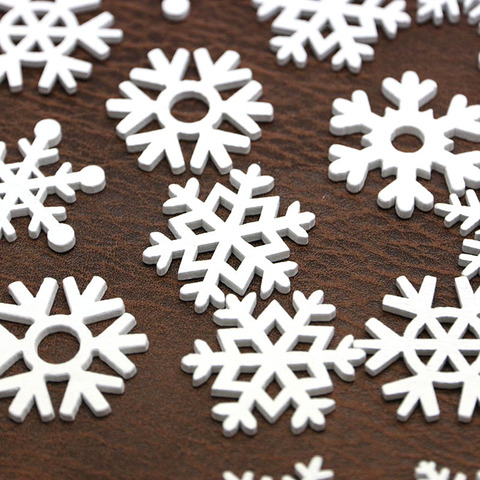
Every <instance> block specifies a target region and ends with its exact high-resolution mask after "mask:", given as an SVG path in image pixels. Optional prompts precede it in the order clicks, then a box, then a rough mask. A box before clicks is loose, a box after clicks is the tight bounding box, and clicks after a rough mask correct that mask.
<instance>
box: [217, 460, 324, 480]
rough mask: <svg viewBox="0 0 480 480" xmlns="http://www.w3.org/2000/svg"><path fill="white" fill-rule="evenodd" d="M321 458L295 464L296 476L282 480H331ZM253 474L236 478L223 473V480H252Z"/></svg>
mask: <svg viewBox="0 0 480 480" xmlns="http://www.w3.org/2000/svg"><path fill="white" fill-rule="evenodd" d="M322 465H323V458H322V457H321V456H319V455H317V456H316V457H313V458H312V459H311V460H310V463H309V464H308V465H305V464H303V463H301V462H298V463H296V464H295V473H296V476H295V477H292V476H291V475H284V476H283V477H282V480H330V479H333V471H332V470H323V469H322ZM254 479H255V474H254V472H251V471H248V472H245V473H244V474H243V475H242V476H241V477H237V476H236V475H235V474H233V473H232V472H224V474H223V480H254ZM260 480H273V477H270V476H267V475H263V476H262V477H261V478H260Z"/></svg>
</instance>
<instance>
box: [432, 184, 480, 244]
mask: <svg viewBox="0 0 480 480" xmlns="http://www.w3.org/2000/svg"><path fill="white" fill-rule="evenodd" d="M465 200H466V205H462V204H461V202H460V199H459V198H458V195H456V194H455V193H452V194H451V195H450V203H437V204H436V205H435V213H436V214H437V215H439V216H441V217H444V218H445V226H446V227H447V228H450V227H452V226H453V225H455V224H456V223H457V222H462V224H461V225H460V234H461V235H462V236H463V237H465V236H467V235H468V234H469V233H470V232H472V231H473V230H474V229H475V228H477V227H478V226H480V201H479V199H478V197H477V194H476V193H475V191H474V190H467V191H466V193H465Z"/></svg>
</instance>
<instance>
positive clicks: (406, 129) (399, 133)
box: [391, 126, 424, 152]
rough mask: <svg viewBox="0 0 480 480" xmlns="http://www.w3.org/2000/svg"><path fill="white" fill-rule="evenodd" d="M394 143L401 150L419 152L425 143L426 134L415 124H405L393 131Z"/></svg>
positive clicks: (392, 139) (392, 140)
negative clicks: (414, 125)
mask: <svg viewBox="0 0 480 480" xmlns="http://www.w3.org/2000/svg"><path fill="white" fill-rule="evenodd" d="M391 142H392V145H393V146H394V147H395V148H396V149H397V150H400V151H401V152H418V150H420V149H421V148H422V147H423V144H424V134H423V133H422V131H421V130H420V129H418V128H417V127H413V126H403V127H400V128H398V129H397V130H395V131H394V132H393V133H392V138H391Z"/></svg>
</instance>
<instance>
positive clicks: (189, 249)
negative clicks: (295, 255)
mask: <svg viewBox="0 0 480 480" xmlns="http://www.w3.org/2000/svg"><path fill="white" fill-rule="evenodd" d="M230 183H231V184H232V186H233V187H234V188H235V189H237V190H238V192H237V193H235V192H233V191H232V190H229V189H228V188H226V187H224V186H223V185H221V184H219V183H217V184H216V185H215V186H214V187H213V189H212V191H211V192H210V194H209V195H208V198H207V199H206V200H205V201H202V200H200V199H199V198H198V195H199V193H200V185H199V182H198V180H197V179H195V178H191V179H190V180H189V181H188V182H187V184H186V186H185V187H181V186H180V185H170V187H169V196H170V200H167V201H166V202H165V203H164V204H163V212H164V213H166V214H167V215H176V216H175V217H173V218H172V219H170V221H169V223H168V224H169V228H170V231H171V232H172V233H173V235H174V236H175V239H174V240H171V239H170V238H168V237H166V236H165V235H164V234H162V233H159V232H154V233H152V234H151V235H150V242H151V244H152V246H151V247H149V248H147V249H146V250H145V252H144V253H143V261H144V262H145V263H147V264H156V266H157V273H158V275H160V276H163V275H165V274H166V273H167V271H168V269H169V268H170V265H171V263H172V260H173V259H176V258H180V257H181V258H182V261H181V263H180V267H179V269H178V278H179V280H194V279H198V278H201V279H202V280H200V281H198V282H194V283H189V284H186V285H184V286H183V287H182V288H181V289H180V298H181V299H182V300H185V301H195V311H196V312H197V313H202V312H204V311H205V310H206V309H207V307H208V305H209V304H210V303H211V304H213V305H214V306H215V307H217V308H223V307H224V306H225V294H224V293H223V291H222V290H221V289H220V288H219V286H218V285H219V283H220V282H221V283H223V284H224V285H226V286H227V287H229V288H231V289H232V290H233V291H234V292H235V293H237V294H240V295H244V294H245V292H246V290H247V288H248V286H249V285H250V283H251V282H252V279H253V277H254V275H255V274H257V275H259V276H261V277H262V283H261V287H260V291H261V293H260V295H261V297H262V298H263V299H265V298H268V297H269V296H270V295H271V294H272V292H273V290H274V289H276V290H278V291H279V292H282V293H288V292H289V291H290V277H292V276H294V275H295V274H296V273H297V270H298V265H297V264H296V263H295V262H292V261H283V260H285V259H287V258H288V257H289V256H290V249H289V248H288V246H287V245H286V244H285V242H284V241H283V239H282V237H286V236H288V237H289V238H290V240H292V241H294V242H295V243H297V244H300V245H306V244H307V243H308V234H307V231H308V230H310V229H311V228H312V227H313V226H314V224H315V216H314V214H313V213H310V212H300V203H299V202H293V203H292V204H291V205H290V206H289V207H288V209H287V212H286V214H285V215H284V216H281V217H279V216H278V209H279V205H280V198H279V197H272V196H270V197H260V198H256V197H259V195H262V194H266V193H268V192H270V191H271V190H272V189H273V186H274V180H273V178H272V177H270V176H266V175H261V170H260V167H259V166H258V165H251V166H250V167H249V169H248V171H247V173H243V172H241V171H240V170H232V171H231V172H230ZM220 207H224V208H226V209H227V210H228V211H229V214H228V218H227V219H226V220H223V219H222V218H221V217H220V216H219V215H218V213H217V210H218V209H219V208H220ZM248 217H250V218H248ZM250 219H251V220H252V221H248V220H250ZM208 253H211V256H210V258H202V254H208ZM233 258H236V259H237V260H238V261H239V262H240V265H239V266H238V268H234V267H233V266H231V265H230V264H229V260H231V259H233Z"/></svg>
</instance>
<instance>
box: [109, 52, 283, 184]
mask: <svg viewBox="0 0 480 480" xmlns="http://www.w3.org/2000/svg"><path fill="white" fill-rule="evenodd" d="M193 58H194V61H195V66H196V69H197V72H198V74H199V77H200V79H199V80H189V79H185V74H186V71H187V68H188V66H189V63H190V53H189V52H188V50H185V49H184V48H180V49H178V50H177V51H176V52H175V54H174V56H173V58H172V60H171V61H169V59H168V58H167V57H166V56H165V53H164V52H163V51H162V50H161V49H159V48H157V49H155V50H152V51H150V52H149V54H148V59H149V61H150V64H151V67H152V68H134V69H133V70H132V71H131V72H130V81H125V82H122V83H121V84H120V85H119V90H120V93H121V94H122V96H123V97H124V98H115V99H110V100H108V101H107V103H106V108H107V112H108V115H109V116H110V117H111V118H116V119H121V120H120V122H119V124H118V125H117V128H116V131H117V134H118V136H119V137H120V138H122V139H124V140H125V142H126V144H127V150H128V151H129V152H142V153H141V155H140V157H139V158H138V165H139V167H140V168H141V169H142V170H145V171H148V172H150V171H152V170H153V169H154V168H155V167H156V166H157V165H158V164H159V163H160V162H161V161H162V160H163V158H166V161H167V162H168V163H169V165H170V168H171V170H172V173H174V174H175V175H179V174H181V173H183V172H184V171H185V169H186V164H185V158H184V155H183V151H182V147H181V145H180V141H181V140H185V141H191V142H195V148H194V151H193V154H192V157H191V159H190V170H191V171H192V172H193V173H195V174H197V175H200V174H201V173H202V172H203V170H204V169H205V166H206V164H207V162H208V160H209V159H211V160H212V162H213V163H214V165H215V166H216V167H217V169H218V171H219V172H220V173H221V174H226V173H228V172H229V171H230V170H231V169H232V166H233V164H232V159H231V157H230V153H237V154H242V155H246V154H248V153H249V152H250V148H251V141H252V140H258V139H259V138H260V137H261V135H262V130H261V128H260V126H259V125H258V123H257V122H271V121H272V120H273V107H272V105H271V104H269V103H265V102H259V101H257V100H258V99H259V98H260V97H261V96H262V93H263V89H262V85H261V84H260V83H258V82H256V81H254V80H252V71H251V70H250V69H249V68H237V67H238V66H239V64H240V55H239V54H238V53H237V52H234V51H232V50H228V51H226V52H225V53H224V54H223V55H222V56H221V57H220V58H219V59H218V60H217V61H215V62H214V61H213V60H212V58H211V57H210V54H209V52H208V50H207V49H205V48H199V49H197V50H195V51H194V52H193ZM142 88H143V89H145V90H147V91H151V92H153V93H155V94H156V95H157V96H156V98H152V97H151V96H149V95H148V94H147V93H146V92H145V91H143V90H142ZM228 91H234V92H233V93H232V94H231V95H230V96H229V97H228V98H226V99H224V98H222V96H221V95H220V92H228ZM182 100H197V101H201V102H203V103H205V104H206V105H207V107H208V112H207V113H206V114H205V116H204V117H203V118H201V119H200V120H197V121H194V122H187V121H182V120H179V119H177V118H176V117H175V116H174V115H173V114H172V108H173V107H174V105H175V104H176V103H177V102H179V101H182ZM152 122H153V123H157V124H158V125H159V126H160V129H156V130H149V131H145V132H140V131H141V130H142V129H143V128H144V127H147V126H148V125H150V124H151V123H152ZM223 122H228V123H229V124H231V125H232V126H233V127H234V128H235V129H236V130H238V131H240V133H233V132H230V131H228V130H222V129H221V128H220V127H221V125H222V123H223Z"/></svg>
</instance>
